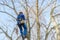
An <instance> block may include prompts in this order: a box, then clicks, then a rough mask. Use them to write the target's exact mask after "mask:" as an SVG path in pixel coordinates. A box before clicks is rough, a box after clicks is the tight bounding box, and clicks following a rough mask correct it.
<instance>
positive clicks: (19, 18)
mask: <svg viewBox="0 0 60 40" xmlns="http://www.w3.org/2000/svg"><path fill="white" fill-rule="evenodd" d="M21 20H25V16H24V14H23V13H21V14H19V15H18V16H17V24H20V21H21Z"/></svg>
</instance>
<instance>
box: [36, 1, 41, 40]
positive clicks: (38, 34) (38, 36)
mask: <svg viewBox="0 0 60 40" xmlns="http://www.w3.org/2000/svg"><path fill="white" fill-rule="evenodd" d="M38 13H39V12H38V0H36V23H37V40H40V23H39V16H38Z"/></svg>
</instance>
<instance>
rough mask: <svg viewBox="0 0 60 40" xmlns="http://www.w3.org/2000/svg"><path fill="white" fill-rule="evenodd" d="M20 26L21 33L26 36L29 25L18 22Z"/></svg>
mask: <svg viewBox="0 0 60 40" xmlns="http://www.w3.org/2000/svg"><path fill="white" fill-rule="evenodd" d="M18 26H19V28H20V33H21V36H23V35H24V36H26V35H27V26H26V24H25V23H24V24H18Z"/></svg>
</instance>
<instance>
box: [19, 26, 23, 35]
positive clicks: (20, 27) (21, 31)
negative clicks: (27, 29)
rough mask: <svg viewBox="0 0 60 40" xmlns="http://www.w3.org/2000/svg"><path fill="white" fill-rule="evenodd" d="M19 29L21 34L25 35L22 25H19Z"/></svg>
mask: <svg viewBox="0 0 60 40" xmlns="http://www.w3.org/2000/svg"><path fill="white" fill-rule="evenodd" d="M19 29H20V33H21V36H23V30H22V25H19Z"/></svg>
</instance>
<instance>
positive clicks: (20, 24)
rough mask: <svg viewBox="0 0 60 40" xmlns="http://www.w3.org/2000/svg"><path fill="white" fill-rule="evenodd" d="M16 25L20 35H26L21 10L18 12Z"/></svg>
mask: <svg viewBox="0 0 60 40" xmlns="http://www.w3.org/2000/svg"><path fill="white" fill-rule="evenodd" d="M17 25H18V27H19V29H20V33H21V36H22V37H26V36H27V26H26V23H25V16H24V14H23V12H19V15H18V16H17Z"/></svg>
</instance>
